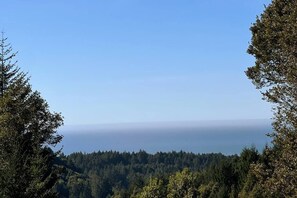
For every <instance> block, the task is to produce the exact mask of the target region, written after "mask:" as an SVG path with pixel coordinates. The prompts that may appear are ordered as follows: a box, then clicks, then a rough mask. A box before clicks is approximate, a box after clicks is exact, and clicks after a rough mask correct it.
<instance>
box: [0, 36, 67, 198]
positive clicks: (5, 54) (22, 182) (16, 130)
mask: <svg viewBox="0 0 297 198" xmlns="http://www.w3.org/2000/svg"><path fill="white" fill-rule="evenodd" d="M15 55H16V53H13V52H12V48H11V45H10V44H7V39H6V38H4V36H3V34H2V38H1V40H0V72H1V73H0V197H15V198H18V197H55V196H56V195H55V193H54V192H53V186H54V185H55V183H56V181H57V179H58V174H59V168H58V167H57V166H55V165H54V159H55V157H56V155H57V154H58V152H53V151H52V150H51V148H50V147H51V146H55V145H56V144H58V143H59V142H60V141H61V139H62V136H60V135H58V134H57V133H56V129H57V128H58V127H59V126H61V125H62V124H63V119H62V116H61V115H60V114H58V113H52V112H50V110H49V106H48V104H47V103H46V101H45V100H44V99H43V98H42V97H41V96H40V94H39V92H37V91H32V89H31V85H30V84H29V79H28V77H27V76H26V74H25V73H23V72H21V71H20V69H19V68H18V67H17V65H16V62H14V60H13V59H14V57H15Z"/></svg>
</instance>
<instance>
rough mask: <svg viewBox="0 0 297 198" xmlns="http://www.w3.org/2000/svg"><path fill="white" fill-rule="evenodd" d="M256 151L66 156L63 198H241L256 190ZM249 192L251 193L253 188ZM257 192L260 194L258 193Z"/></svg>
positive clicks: (62, 160) (61, 188)
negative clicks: (253, 174)
mask: <svg viewBox="0 0 297 198" xmlns="http://www.w3.org/2000/svg"><path fill="white" fill-rule="evenodd" d="M261 160H263V159H262V156H260V155H259V153H258V152H257V151H256V150H255V149H254V148H251V149H244V150H243V151H242V153H241V154H240V156H237V155H234V156H224V155H222V154H193V153H185V152H182V151H180V152H170V153H162V152H159V153H156V154H148V153H146V152H145V151H140V152H137V153H119V152H113V151H109V152H96V153H90V154H83V153H73V154H70V155H69V156H61V158H59V164H60V165H63V167H65V174H64V176H63V179H61V180H60V181H59V182H58V185H57V191H58V192H59V196H60V197H73V198H74V197H160V198H161V197H237V195H238V194H240V193H241V194H242V196H244V195H245V193H247V192H246V191H247V190H248V191H249V190H250V189H251V188H253V187H254V184H253V182H254V180H253V177H251V176H249V177H248V172H249V166H250V164H251V163H256V162H258V161H261ZM247 188H248V189H247ZM255 193H256V192H255Z"/></svg>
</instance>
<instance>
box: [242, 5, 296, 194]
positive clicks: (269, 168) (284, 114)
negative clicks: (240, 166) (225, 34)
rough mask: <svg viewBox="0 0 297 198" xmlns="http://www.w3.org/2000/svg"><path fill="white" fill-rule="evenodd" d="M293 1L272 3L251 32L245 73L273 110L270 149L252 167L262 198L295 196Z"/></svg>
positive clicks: (294, 17) (294, 16)
mask: <svg viewBox="0 0 297 198" xmlns="http://www.w3.org/2000/svg"><path fill="white" fill-rule="evenodd" d="M296 7H297V1H296V0H273V1H272V3H271V4H270V5H269V6H267V7H266V9H265V11H264V12H263V14H262V15H261V16H260V17H258V18H257V20H256V22H255V23H254V24H253V26H252V27H251V31H252V43H251V45H250V46H249V49H248V53H250V54H252V55H253V56H254V57H255V58H256V63H255V66H253V67H250V68H248V70H247V72H246V74H247V76H248V77H249V78H250V79H251V80H252V81H253V83H254V84H255V85H256V87H257V88H258V89H261V90H262V92H263V95H264V99H266V100H267V101H269V102H272V103H274V104H275V106H274V123H273V127H274V133H273V134H271V136H272V137H273V142H272V143H273V148H267V149H266V151H265V152H266V155H267V156H269V157H270V158H268V160H267V161H266V162H265V163H259V164H257V165H255V166H254V173H255V175H256V176H257V178H258V180H259V183H260V184H261V187H262V188H263V189H265V190H266V196H272V197H273V196H276V197H295V196H297V180H296V174H297V143H296V142H297V135H296V132H297V9H296Z"/></svg>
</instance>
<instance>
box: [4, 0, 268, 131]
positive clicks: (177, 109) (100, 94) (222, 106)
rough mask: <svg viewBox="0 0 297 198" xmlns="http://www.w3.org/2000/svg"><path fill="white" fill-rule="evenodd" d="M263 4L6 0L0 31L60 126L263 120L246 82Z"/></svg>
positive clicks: (264, 110)
mask: <svg viewBox="0 0 297 198" xmlns="http://www.w3.org/2000/svg"><path fill="white" fill-rule="evenodd" d="M269 2H270V1H267V0H224V1H222V0H85V1H83V0H80V1H78V0H71V1H70V0H67V1H66V0H45V1H40V0H10V1H2V2H1V7H2V9H1V12H0V27H1V29H2V30H3V31H4V32H5V33H6V36H8V37H9V41H10V42H11V43H12V45H13V48H14V49H15V50H16V51H19V54H18V58H17V59H18V60H19V66H20V67H21V68H22V70H23V71H26V72H29V75H30V76H31V84H32V85H33V88H34V89H36V90H38V91H40V92H41V94H42V96H43V97H44V98H45V99H46V100H47V101H48V103H49V105H50V107H51V109H52V110H53V111H57V112H62V114H63V116H64V117H65V124H66V125H72V124H103V123H125V122H154V121H157V122H163V121H165V122H167V121H195V120H229V119H231V120H234V119H269V118H270V117H271V116H272V113H271V110H270V105H269V104H267V103H266V102H264V101H262V100H261V94H260V93H259V91H258V90H256V89H255V88H254V86H253V85H252V83H251V82H250V81H249V80H248V79H247V78H246V76H245V74H244V71H245V70H246V68H247V67H248V66H251V65H253V62H254V59H253V57H251V56H250V55H248V54H247V53H246V49H247V47H248V43H249V41H250V38H251V34H250V31H249V27H250V26H251V24H252V23H253V22H254V21H255V19H256V15H259V14H260V13H261V12H262V11H263V9H264V4H266V5H267V4H268V3H269Z"/></svg>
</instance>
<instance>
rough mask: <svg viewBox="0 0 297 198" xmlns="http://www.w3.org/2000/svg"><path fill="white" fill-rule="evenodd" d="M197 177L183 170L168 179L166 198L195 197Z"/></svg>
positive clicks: (187, 170)
mask: <svg viewBox="0 0 297 198" xmlns="http://www.w3.org/2000/svg"><path fill="white" fill-rule="evenodd" d="M198 181H199V180H198V176H197V175H196V174H194V173H192V172H190V170H189V169H187V168H186V169H184V170H183V171H181V172H177V173H176V174H175V175H172V176H170V177H169V183H168V189H167V190H168V194H167V197H168V198H179V197H185V198H193V197H197V187H198V185H199V183H198Z"/></svg>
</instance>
